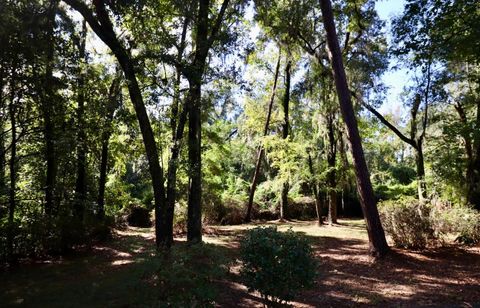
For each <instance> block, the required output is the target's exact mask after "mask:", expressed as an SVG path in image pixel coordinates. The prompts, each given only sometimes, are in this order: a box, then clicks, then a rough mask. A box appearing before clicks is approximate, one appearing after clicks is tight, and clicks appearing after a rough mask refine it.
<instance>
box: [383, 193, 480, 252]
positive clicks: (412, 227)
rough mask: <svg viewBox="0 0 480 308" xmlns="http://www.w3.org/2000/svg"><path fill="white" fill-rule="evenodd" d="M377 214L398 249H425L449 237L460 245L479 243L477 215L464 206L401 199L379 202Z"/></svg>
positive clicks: (479, 220)
mask: <svg viewBox="0 0 480 308" xmlns="http://www.w3.org/2000/svg"><path fill="white" fill-rule="evenodd" d="M379 211H380V216H381V219H382V225H383V228H384V229H385V232H387V233H388V234H389V235H390V236H391V237H392V240H393V242H394V244H395V246H398V247H404V248H416V249H419V248H424V247H425V246H426V245H427V244H428V243H429V242H430V241H438V240H440V242H444V241H445V240H446V239H448V238H449V237H450V236H454V237H455V238H456V239H455V241H456V242H459V243H462V244H468V245H470V244H476V243H479V242H480V213H479V212H478V211H476V210H475V209H473V208H470V207H467V206H459V205H452V204H447V203H444V202H441V201H438V200H432V201H430V202H428V203H420V202H419V201H418V200H416V199H412V198H408V199H405V198H404V199H400V200H397V201H386V202H381V203H379Z"/></svg>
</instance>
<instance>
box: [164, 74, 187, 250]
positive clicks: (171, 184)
mask: <svg viewBox="0 0 480 308" xmlns="http://www.w3.org/2000/svg"><path fill="white" fill-rule="evenodd" d="M179 101H180V71H177V79H176V81H175V97H174V102H173V106H174V109H173V110H172V119H171V128H172V146H171V149H170V155H171V156H170V159H169V161H168V172H167V205H166V208H165V215H164V217H165V223H164V225H165V227H166V230H165V233H164V235H165V237H164V238H162V239H161V241H162V243H163V245H165V246H167V247H170V246H171V245H172V243H173V218H174V211H175V201H176V194H177V189H176V185H177V169H178V158H179V155H180V149H181V140H182V138H183V134H184V129H185V123H186V120H187V112H188V109H187V108H186V105H188V104H189V102H186V104H184V107H183V110H182V112H181V113H180V117H179V116H178V105H179ZM177 117H178V124H177Z"/></svg>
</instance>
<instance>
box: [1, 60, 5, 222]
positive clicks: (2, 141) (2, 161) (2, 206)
mask: <svg viewBox="0 0 480 308" xmlns="http://www.w3.org/2000/svg"><path fill="white" fill-rule="evenodd" d="M4 85H5V73H4V67H3V63H0V112H2V114H3V113H4V112H5V105H4V97H3V88H4ZM5 120H6V119H5V118H4V116H0V219H2V218H3V217H4V215H5V214H6V213H7V210H6V208H7V207H6V205H4V201H5V200H6V194H7V183H6V179H5V164H6V157H5V156H6V153H5Z"/></svg>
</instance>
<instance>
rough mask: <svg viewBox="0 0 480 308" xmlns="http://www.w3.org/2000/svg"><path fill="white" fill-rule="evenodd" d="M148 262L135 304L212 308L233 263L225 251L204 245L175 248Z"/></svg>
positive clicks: (217, 247)
mask: <svg viewBox="0 0 480 308" xmlns="http://www.w3.org/2000/svg"><path fill="white" fill-rule="evenodd" d="M149 262H151V264H150V265H149V266H148V268H147V270H146V271H145V273H144V274H143V278H142V281H141V282H140V283H141V285H142V288H138V289H136V293H138V294H135V295H136V296H135V298H136V300H138V299H139V298H142V299H143V300H144V301H145V303H147V302H148V305H147V306H148V307H213V306H214V305H215V299H216V298H217V297H218V294H219V291H220V287H221V286H220V283H219V281H220V280H221V279H224V278H225V276H226V275H227V274H228V271H229V268H230V262H232V259H231V258H228V257H227V255H226V252H225V251H224V248H222V247H219V246H215V245H211V244H204V243H202V244H198V245H193V246H189V245H187V244H181V245H175V246H174V247H172V249H171V251H170V252H169V253H168V254H163V255H159V256H156V257H152V259H151V260H150V261H149ZM145 283H147V287H145ZM135 304H136V305H138V302H136V303H135Z"/></svg>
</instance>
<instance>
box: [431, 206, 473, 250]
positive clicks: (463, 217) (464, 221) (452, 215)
mask: <svg viewBox="0 0 480 308" xmlns="http://www.w3.org/2000/svg"><path fill="white" fill-rule="evenodd" d="M431 219H432V224H433V226H434V229H435V232H436V233H437V234H438V236H439V237H445V236H447V235H449V234H453V235H454V236H455V237H456V240H455V241H457V242H459V243H462V244H467V245H471V244H476V243H479V242H480V213H479V212H478V211H477V210H475V209H473V208H470V207H466V206H455V205H445V204H438V205H437V206H436V207H434V208H433V210H432V215H431Z"/></svg>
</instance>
